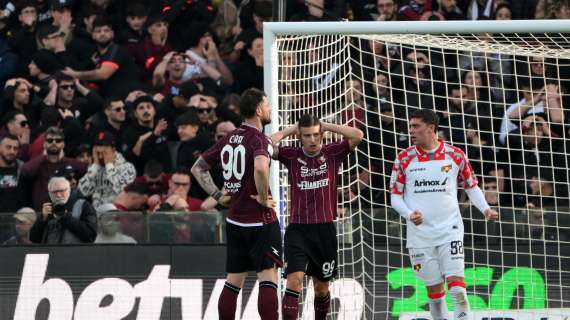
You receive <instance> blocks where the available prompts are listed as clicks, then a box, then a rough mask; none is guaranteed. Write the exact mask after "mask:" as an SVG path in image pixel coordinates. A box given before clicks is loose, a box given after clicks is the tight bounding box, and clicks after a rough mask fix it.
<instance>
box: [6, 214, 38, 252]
mask: <svg viewBox="0 0 570 320" xmlns="http://www.w3.org/2000/svg"><path fill="white" fill-rule="evenodd" d="M36 218H37V216H36V212H35V211H34V209H32V208H28V207H24V208H21V209H19V210H18V211H17V212H16V213H15V214H14V226H15V230H16V234H15V235H14V236H12V237H11V238H9V239H8V240H6V241H4V243H2V244H3V245H18V244H32V241H31V240H30V230H31V229H32V226H33V225H34V223H35V222H36Z"/></svg>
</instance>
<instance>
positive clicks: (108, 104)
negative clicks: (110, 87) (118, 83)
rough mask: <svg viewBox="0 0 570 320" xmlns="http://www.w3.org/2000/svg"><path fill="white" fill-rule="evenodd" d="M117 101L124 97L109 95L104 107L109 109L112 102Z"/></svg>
mask: <svg viewBox="0 0 570 320" xmlns="http://www.w3.org/2000/svg"><path fill="white" fill-rule="evenodd" d="M117 101H121V102H122V101H123V99H121V98H120V97H108V98H105V100H104V102H103V109H105V110H107V109H110V108H111V107H112V105H111V103H113V102H117Z"/></svg>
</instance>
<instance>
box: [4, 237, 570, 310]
mask: <svg viewBox="0 0 570 320" xmlns="http://www.w3.org/2000/svg"><path fill="white" fill-rule="evenodd" d="M224 257H225V247H222V246H162V245H161V246H151V245H148V246H147V245H138V246H128V245H117V246H69V247H4V248H2V249H1V250H0V259H1V260H0V261H2V263H0V315H2V316H1V319H17V320H29V319H48V320H56V319H57V320H68V319H69V320H72V319H76V320H83V319H136V320H142V319H145V320H146V319H157V320H158V319H160V320H162V319H217V318H218V312H217V300H218V296H219V294H220V292H221V290H222V288H223V284H224V278H225V272H224V268H225V258H224ZM387 259H388V258H386V259H385V260H387ZM376 262H377V263H380V264H384V265H385V262H387V261H382V260H381V259H380V257H379V256H378V257H377V260H376ZM357 269H358V268H353V269H352V270H351V272H346V273H345V276H344V277H341V278H339V279H337V280H336V281H335V282H334V283H333V285H332V286H331V293H332V294H331V296H332V298H333V302H334V305H333V309H334V311H335V314H336V316H335V317H334V318H335V319H364V318H366V319H406V320H412V319H413V320H424V319H429V317H428V314H427V313H425V312H424V311H425V310H426V309H425V307H426V305H427V295H426V294H425V287H423V285H422V284H421V283H418V282H417V281H416V280H415V279H414V277H413V272H412V271H411V269H410V268H408V267H406V266H400V267H398V266H395V267H392V268H389V269H386V270H387V272H383V273H382V272H377V271H376V272H374V270H366V271H365V273H366V274H367V275H366V277H363V276H362V275H363V273H362V270H360V271H358V270H357ZM543 270H544V268H532V267H506V268H490V267H481V266H478V267H475V268H471V267H469V268H468V269H467V270H466V282H467V285H468V286H469V285H470V284H471V285H477V288H478V290H475V294H470V297H469V298H470V301H471V303H472V306H473V307H474V309H476V312H475V318H474V319H476V320H509V319H513V320H514V319H517V320H519V319H520V320H524V319H529V320H530V319H533V320H534V319H538V320H554V319H556V320H558V319H560V320H562V319H566V316H570V312H569V309H564V307H568V306H567V305H564V302H563V301H570V300H569V299H568V297H570V295H569V294H570V293H569V292H568V286H567V285H565V284H563V285H562V286H560V282H559V278H558V279H557V278H555V277H552V276H547V273H545V272H544V271H543ZM348 274H352V275H353V276H354V278H351V277H347V276H346V275H348ZM371 276H374V279H375V280H376V281H378V284H377V285H376V287H375V288H374V290H371V289H370V284H371V281H370V278H369V277H371ZM363 279H364V281H363ZM549 281H551V282H552V283H549ZM363 284H365V285H366V284H367V285H368V288H367V290H365V289H364V287H363ZM482 288H484V289H487V290H479V289H482ZM402 290H403V292H404V294H402ZM373 291H375V292H376V293H377V294H376V295H375V296H372V295H371V294H370V292H373ZM478 291H480V292H478ZM551 291H552V292H553V293H552V294H549V292H551ZM470 293H472V292H470ZM257 294H258V293H257V285H256V282H255V277H254V276H253V275H252V276H250V277H249V278H248V280H247V281H246V284H245V287H244V290H242V294H240V297H239V301H238V311H237V317H236V318H237V319H258V318H259V315H258V314H257ZM304 296H305V297H306V299H305V301H306V303H305V304H304V306H303V307H302V308H301V309H302V312H303V318H305V319H311V318H313V310H312V300H313V299H312V298H313V296H314V295H313V292H312V291H311V290H309V291H306V292H304ZM387 296H390V297H392V298H390V299H389V300H388V299H387V298H386V297H387ZM549 299H551V300H552V302H551V301H549ZM448 304H449V305H451V304H450V303H448ZM491 308H493V309H498V310H493V311H489V309H491ZM545 308H548V309H545Z"/></svg>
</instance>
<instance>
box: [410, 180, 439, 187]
mask: <svg viewBox="0 0 570 320" xmlns="http://www.w3.org/2000/svg"><path fill="white" fill-rule="evenodd" d="M446 184H447V178H445V179H443V181H439V180H427V179H422V180H416V181H414V187H433V186H445V185H446Z"/></svg>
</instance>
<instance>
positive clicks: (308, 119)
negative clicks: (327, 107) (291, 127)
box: [297, 113, 321, 129]
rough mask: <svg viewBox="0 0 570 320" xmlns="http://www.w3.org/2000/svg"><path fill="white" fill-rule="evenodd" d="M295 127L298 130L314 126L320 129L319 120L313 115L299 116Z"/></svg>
mask: <svg viewBox="0 0 570 320" xmlns="http://www.w3.org/2000/svg"><path fill="white" fill-rule="evenodd" d="M297 126H298V127H299V129H300V128H308V127H314V126H319V127H320V126H321V120H319V118H317V117H316V116H315V115H312V114H309V113H305V114H304V115H302V116H301V118H299V121H297Z"/></svg>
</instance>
